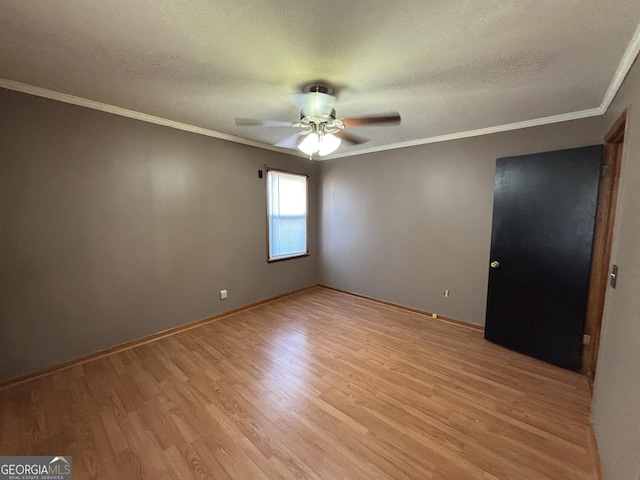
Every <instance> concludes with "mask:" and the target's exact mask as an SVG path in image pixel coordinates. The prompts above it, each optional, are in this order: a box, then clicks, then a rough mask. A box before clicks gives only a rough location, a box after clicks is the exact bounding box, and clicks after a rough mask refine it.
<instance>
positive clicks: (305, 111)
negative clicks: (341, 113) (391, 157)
mask: <svg viewBox="0 0 640 480" xmlns="http://www.w3.org/2000/svg"><path fill="white" fill-rule="evenodd" d="M333 93H334V89H333V88H332V87H330V86H328V85H324V84H318V83H313V84H310V85H307V86H305V87H304V88H303V89H302V93H300V94H298V95H297V98H296V100H297V103H298V107H299V108H300V121H298V122H286V121H281V120H258V119H253V118H236V125H238V126H242V127H245V126H263V127H293V128H300V129H302V130H301V131H300V132H298V133H296V134H294V135H291V136H289V137H287V138H285V139H284V140H281V141H279V142H278V143H276V144H275V146H276V147H281V148H298V149H299V150H301V151H302V152H304V153H305V154H307V155H309V158H312V157H313V154H314V153H317V154H318V155H320V156H325V155H329V154H330V153H332V152H334V151H335V150H336V149H337V148H338V147H339V146H340V144H341V142H342V141H344V142H346V143H349V144H351V145H359V144H361V143H364V142H367V141H368V139H367V138H364V137H361V136H358V135H355V134H352V133H347V132H345V129H346V128H350V127H362V126H369V125H399V124H400V114H399V113H397V112H391V113H387V114H382V115H366V116H361V117H351V118H336V111H335V109H334V107H333V106H334V104H335V102H336V97H335V96H334V95H333Z"/></svg>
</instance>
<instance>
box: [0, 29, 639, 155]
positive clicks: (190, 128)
mask: <svg viewBox="0 0 640 480" xmlns="http://www.w3.org/2000/svg"><path fill="white" fill-rule="evenodd" d="M638 53H640V24H639V25H638V27H637V28H636V31H635V33H634V35H633V37H632V38H631V41H630V42H629V43H628V45H627V48H626V49H625V52H624V54H623V56H622V59H621V60H620V63H619V64H618V68H617V69H616V72H615V73H614V75H613V78H612V79H611V82H610V83H609V87H608V88H607V91H606V92H605V94H604V98H603V99H602V102H601V103H600V106H598V107H596V108H591V109H587V110H580V111H577V112H569V113H563V114H560V115H552V116H549V117H541V118H535V119H531V120H525V121H522V122H515V123H508V124H504V125H496V126H493V127H488V128H479V129H476V130H467V131H464V132H455V133H450V134H446V135H437V136H434V137H427V138H422V139H417V140H410V141H406V142H399V143H394V144H390V145H381V146H378V147H372V148H366V149H362V150H357V151H352V152H344V153H337V154H332V155H328V156H327V157H324V158H322V159H320V160H331V159H334V158H343V157H350V156H354V155H364V154H367V153H375V152H382V151H386V150H396V149H399V148H407V147H414V146H418V145H426V144H429V143H438V142H447V141H450V140H460V139H463V138H470V137H477V136H480V135H489V134H492V133H500V132H508V131H511V130H518V129H521V128H530V127H537V126H542V125H549V124H552V123H559V122H567V121H570V120H578V119H582V118H588V117H594V116H598V115H603V114H604V113H606V111H607V109H608V108H609V106H610V105H611V102H612V101H613V99H614V98H615V96H616V94H617V93H618V90H619V89H620V86H621V85H622V82H623V81H624V78H625V77H626V75H627V73H629V70H630V69H631V67H632V65H633V62H634V61H635V59H636V58H637V57H638ZM0 88H6V89H8V90H14V91H17V92H22V93H28V94H30V95H35V96H38V97H44V98H49V99H51V100H57V101H59V102H64V103H70V104H72V105H78V106H80V107H86V108H91V109H93V110H99V111H101V112H106V113H112V114H114V115H119V116H122V117H127V118H132V119H135V120H140V121H143V122H148V123H154V124H156V125H162V126H165V127H169V128H175V129H178V130H184V131H186V132H191V133H196V134H198V135H205V136H207V137H213V138H218V139H220V140H227V141H229V142H234V143H240V144H243V145H247V146H250V147H256V148H262V149H264V150H270V151H274V152H279V153H284V154H286V155H292V156H296V157H305V158H306V155H305V154H304V153H302V152H299V151H298V150H290V149H285V148H279V147H275V146H273V145H269V144H267V143H262V142H256V141H254V140H249V139H247V138H243V137H238V136H235V135H228V134H226V133H221V132H217V131H215V130H211V129H208V128H203V127H198V126H195V125H190V124H187V123H182V122H177V121H175V120H169V119H167V118H162V117H156V116H154V115H148V114H146V113H142V112H137V111H135V110H129V109H126V108H122V107H116V106H114V105H109V104H106V103H101V102H97V101H95V100H89V99H87V98H83V97H77V96H75V95H69V94H67V93H61V92H56V91H54V90H48V89H46V88H41V87H36V86H34V85H28V84H26V83H22V82H16V81H14V80H8V79H4V78H0Z"/></svg>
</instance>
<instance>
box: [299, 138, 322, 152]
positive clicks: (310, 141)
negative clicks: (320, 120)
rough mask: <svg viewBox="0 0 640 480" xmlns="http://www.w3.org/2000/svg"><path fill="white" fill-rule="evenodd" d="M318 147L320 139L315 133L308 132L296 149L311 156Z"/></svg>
mask: <svg viewBox="0 0 640 480" xmlns="http://www.w3.org/2000/svg"><path fill="white" fill-rule="evenodd" d="M319 148H320V140H319V139H318V134H317V133H310V134H309V135H307V136H306V137H305V139H304V140H303V141H302V142H300V145H298V150H300V151H301V152H304V153H305V154H307V155H309V156H311V155H313V154H314V153H316V152H317V151H318V149H319Z"/></svg>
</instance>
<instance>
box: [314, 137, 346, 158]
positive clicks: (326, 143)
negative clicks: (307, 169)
mask: <svg viewBox="0 0 640 480" xmlns="http://www.w3.org/2000/svg"><path fill="white" fill-rule="evenodd" d="M341 142H342V140H340V139H339V138H338V137H336V136H335V135H333V134H331V133H327V134H326V135H322V137H320V145H319V147H318V155H320V156H321V157H324V156H325V155H329V154H330V153H333V152H335V151H336V150H337V148H338V147H339V146H340V143H341Z"/></svg>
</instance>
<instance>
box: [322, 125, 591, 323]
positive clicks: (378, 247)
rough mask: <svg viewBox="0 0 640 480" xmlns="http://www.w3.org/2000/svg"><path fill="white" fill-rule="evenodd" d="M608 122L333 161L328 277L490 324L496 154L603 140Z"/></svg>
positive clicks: (325, 221) (327, 171)
mask: <svg viewBox="0 0 640 480" xmlns="http://www.w3.org/2000/svg"><path fill="white" fill-rule="evenodd" d="M601 122H602V119H601V118H592V119H586V120H580V121H573V122H566V123H560V124H554V125H548V126H544V127H537V128H529V129H526V130H517V131H513V132H507V133H500V134H494V135H487V136H483V137H475V138H469V139H465V140H458V141H451V142H445V143H439V144H432V145H423V146H419V147H411V148H405V149H400V150H392V151H387V152H379V153H375V154H368V155H361V156H354V157H349V158H340V159H336V160H329V161H325V162H323V163H322V165H321V177H320V178H321V180H320V186H319V194H320V200H319V202H320V205H321V207H320V212H321V214H320V227H319V232H320V237H319V243H320V263H319V281H320V283H322V284H324V285H328V286H332V287H336V288H340V289H343V290H347V291H350V292H355V293H359V294H363V295H367V296H371V297H375V298H379V299H383V300H386V301H390V302H393V303H397V304H401V305H405V306H408V307H413V308H418V309H421V310H425V311H428V312H436V313H438V314H441V315H444V316H448V317H452V318H455V319H458V320H463V321H466V322H471V323H476V324H484V316H485V306H486V293H487V278H488V268H489V267H488V264H489V249H490V240H491V238H490V237H491V215H492V208H493V185H494V170H495V160H496V158H498V157H504V156H511V155H520V154H527V153H534V152H543V151H549V150H559V149H564V148H572V147H578V146H586V145H593V144H598V143H602V138H603V137H602V127H601ZM444 289H448V290H449V291H450V296H449V297H448V298H445V297H444V295H443V292H444Z"/></svg>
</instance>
